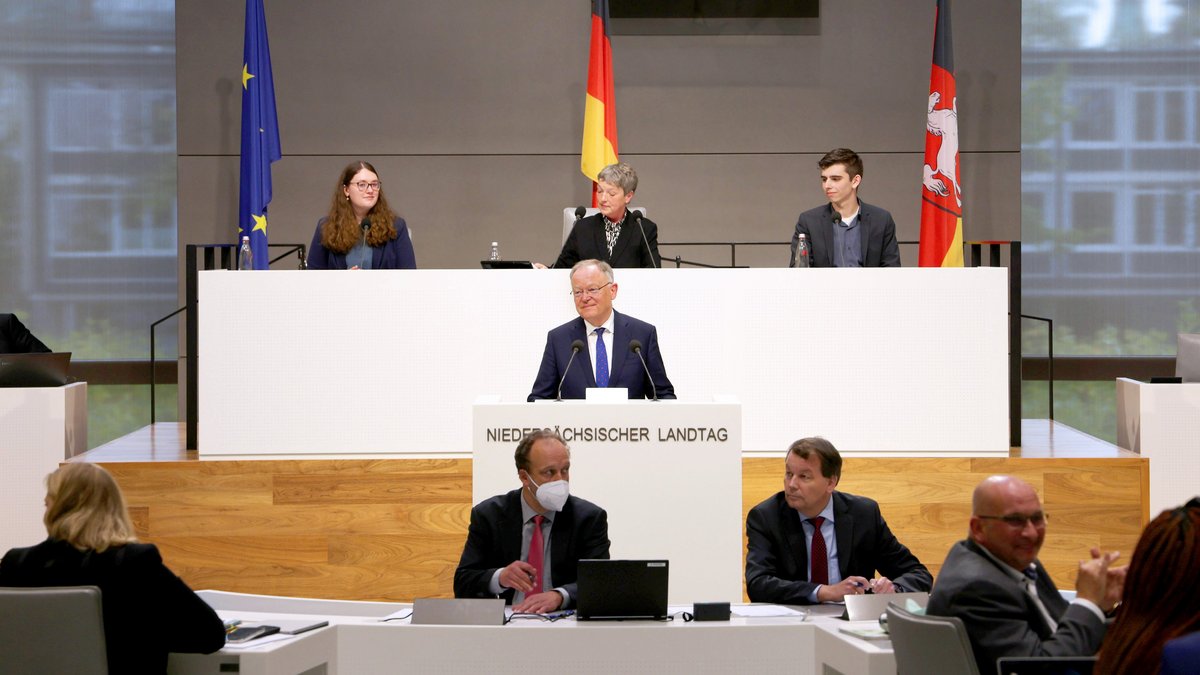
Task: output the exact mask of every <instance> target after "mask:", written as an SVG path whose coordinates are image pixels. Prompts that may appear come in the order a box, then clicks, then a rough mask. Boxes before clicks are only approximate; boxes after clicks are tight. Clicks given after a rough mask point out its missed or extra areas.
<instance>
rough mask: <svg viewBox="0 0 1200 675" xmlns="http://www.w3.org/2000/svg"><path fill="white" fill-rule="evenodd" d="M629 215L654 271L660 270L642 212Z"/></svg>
mask: <svg viewBox="0 0 1200 675" xmlns="http://www.w3.org/2000/svg"><path fill="white" fill-rule="evenodd" d="M629 215H631V216H633V222H635V223H637V226H638V231H639V232H641V233H642V243H643V244H645V245H646V254H647V255H649V256H650V265H651V266H652V267H653V268H654V269H658V263H657V262H655V260H654V249H652V248H650V240H649V239H647V238H646V228H644V227H642V212H641V211H630V212H629ZM639 347H640V345H639Z"/></svg>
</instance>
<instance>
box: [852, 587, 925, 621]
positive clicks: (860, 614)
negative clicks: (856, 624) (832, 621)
mask: <svg viewBox="0 0 1200 675" xmlns="http://www.w3.org/2000/svg"><path fill="white" fill-rule="evenodd" d="M843 600H844V601H845V603H846V611H844V612H842V616H841V618H843V619H846V620H847V621H878V620H879V615H881V614H883V613H884V612H886V611H887V606H888V605H890V604H892V603H895V604H897V605H899V606H901V607H907V606H908V602H907V601H908V600H912V601H913V602H915V603H917V604H918V605H920V606H921V607H925V606H926V605H928V604H929V594H928V593H924V592H918V593H879V594H875V593H868V594H866V595H847V596H846V597H845V598H843Z"/></svg>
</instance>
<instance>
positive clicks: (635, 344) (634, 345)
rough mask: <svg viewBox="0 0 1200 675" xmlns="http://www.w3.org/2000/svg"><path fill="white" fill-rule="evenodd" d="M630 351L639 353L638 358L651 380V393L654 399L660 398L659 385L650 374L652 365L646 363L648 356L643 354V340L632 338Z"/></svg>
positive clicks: (647, 377) (648, 378)
mask: <svg viewBox="0 0 1200 675" xmlns="http://www.w3.org/2000/svg"><path fill="white" fill-rule="evenodd" d="M629 351H631V352H633V353H634V354H637V357H638V360H640V361H641V362H642V370H644V371H646V379H647V380H650V394H651V396H653V398H652V399H650V400H652V401H657V400H658V387H656V386H654V378H653V377H651V376H650V367H649V366H647V365H646V358H645V357H644V356H642V341H641V340H630V341H629Z"/></svg>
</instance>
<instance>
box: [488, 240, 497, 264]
mask: <svg viewBox="0 0 1200 675" xmlns="http://www.w3.org/2000/svg"><path fill="white" fill-rule="evenodd" d="M499 259H500V242H498V241H493V242H492V252H491V253H489V254H488V260H499Z"/></svg>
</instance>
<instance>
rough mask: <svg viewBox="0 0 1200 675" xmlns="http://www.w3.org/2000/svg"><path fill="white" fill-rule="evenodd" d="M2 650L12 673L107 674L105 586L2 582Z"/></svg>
mask: <svg viewBox="0 0 1200 675" xmlns="http://www.w3.org/2000/svg"><path fill="white" fill-rule="evenodd" d="M0 654H2V655H3V656H2V657H0V658H2V659H3V662H4V663H3V668H0V670H3V671H4V672H5V673H9V674H12V675H23V674H25V673H30V674H33V673H73V674H74V675H105V674H106V673H108V657H107V652H106V650H105V647H104V617H103V614H102V612H101V610H100V589H99V588H96V587H95V586H60V587H54V588H0Z"/></svg>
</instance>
